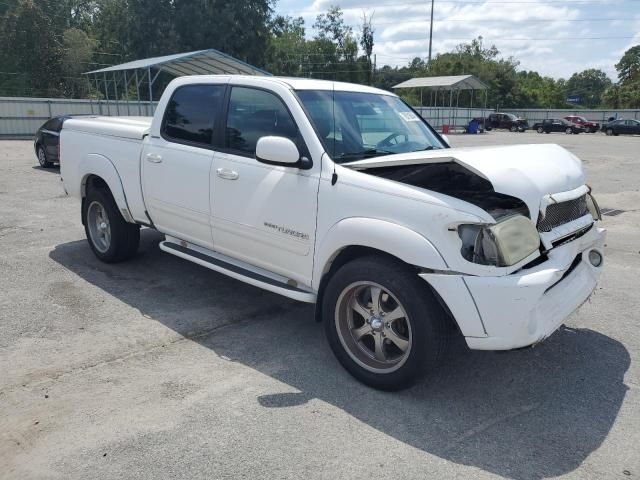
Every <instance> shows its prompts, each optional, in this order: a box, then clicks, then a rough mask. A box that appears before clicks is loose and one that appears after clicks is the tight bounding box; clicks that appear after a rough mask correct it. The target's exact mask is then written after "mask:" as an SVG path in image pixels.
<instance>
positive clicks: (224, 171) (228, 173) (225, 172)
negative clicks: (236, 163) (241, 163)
mask: <svg viewBox="0 0 640 480" xmlns="http://www.w3.org/2000/svg"><path fill="white" fill-rule="evenodd" d="M216 173H217V174H218V176H219V177H220V178H224V179H225V180H237V179H238V177H239V176H240V175H238V172H236V171H233V170H229V169H228V168H219V169H217V170H216Z"/></svg>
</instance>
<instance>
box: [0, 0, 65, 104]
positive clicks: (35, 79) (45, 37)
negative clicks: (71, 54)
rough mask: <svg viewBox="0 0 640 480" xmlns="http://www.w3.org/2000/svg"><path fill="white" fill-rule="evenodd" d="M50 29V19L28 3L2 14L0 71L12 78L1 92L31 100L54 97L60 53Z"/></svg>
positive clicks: (56, 88) (58, 41) (57, 80)
mask: <svg viewBox="0 0 640 480" xmlns="http://www.w3.org/2000/svg"><path fill="white" fill-rule="evenodd" d="M53 27H54V26H53V22H52V19H51V17H50V16H47V15H46V14H45V12H44V11H43V9H42V8H41V7H40V5H39V4H37V3H36V2H34V1H31V0H25V1H22V2H19V3H17V5H16V6H15V7H14V8H13V9H10V10H9V11H8V12H7V13H6V14H5V18H4V20H3V22H2V29H3V31H2V38H3V48H2V54H1V55H2V68H3V70H5V71H6V72H9V73H12V74H13V76H12V77H10V78H9V79H5V82H4V83H3V85H1V86H2V88H4V89H7V88H9V89H19V90H18V91H17V92H18V93H19V91H23V92H24V93H30V94H32V95H34V96H47V95H56V94H57V93H58V91H59V87H60V77H61V71H60V68H61V65H60V59H61V57H62V51H63V50H62V45H61V42H60V38H59V37H58V36H57V35H56V32H55V30H54V28H53ZM24 93H23V94H24Z"/></svg>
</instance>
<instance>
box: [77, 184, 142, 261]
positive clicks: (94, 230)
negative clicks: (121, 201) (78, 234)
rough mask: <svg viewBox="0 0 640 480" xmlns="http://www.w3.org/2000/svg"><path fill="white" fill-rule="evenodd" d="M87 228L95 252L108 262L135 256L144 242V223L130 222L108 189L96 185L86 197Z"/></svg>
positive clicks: (85, 216)
mask: <svg viewBox="0 0 640 480" xmlns="http://www.w3.org/2000/svg"><path fill="white" fill-rule="evenodd" d="M83 218H84V229H85V232H86V234H87V240H88V241H89V246H90V247H91V250H93V253H94V254H95V255H96V257H98V258H99V259H100V260H102V261H103V262H106V263H115V262H121V261H123V260H127V259H129V258H131V257H133V256H134V255H135V254H136V252H137V250H138V245H139V243H140V226H139V225H135V224H132V223H127V222H126V221H125V219H124V218H123V217H122V215H121V214H120V211H119V210H118V206H117V205H116V202H115V200H114V199H113V197H112V196H111V193H110V192H109V191H108V190H105V189H102V188H92V189H90V190H89V191H88V193H87V196H86V198H85V200H84V212H83Z"/></svg>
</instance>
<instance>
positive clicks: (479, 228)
mask: <svg viewBox="0 0 640 480" xmlns="http://www.w3.org/2000/svg"><path fill="white" fill-rule="evenodd" d="M434 160H435V159H431V160H430V161H428V162H417V163H409V164H407V163H406V162H403V161H400V162H399V163H398V164H395V165H394V164H393V163H389V162H385V164H380V163H378V164H371V162H367V163H368V165H366V166H365V165H362V166H357V167H356V168H357V169H358V170H361V171H365V172H366V173H367V174H370V175H375V176H377V177H381V178H385V179H388V180H393V181H396V182H400V183H404V184H407V185H411V186H414V187H418V188H422V189H426V190H429V191H433V192H437V193H440V194H444V195H448V196H451V197H454V198H457V199H460V200H463V201H465V202H468V203H471V204H473V205H475V206H477V207H479V208H481V209H483V210H484V211H485V212H487V213H488V214H489V215H490V216H491V217H492V218H493V219H494V220H495V223H494V224H460V225H457V226H456V228H457V233H458V236H459V238H460V241H461V248H460V254H461V255H462V257H463V258H464V259H465V260H467V261H469V262H472V263H475V264H478V265H485V266H494V267H511V266H514V265H517V264H519V263H521V262H523V260H525V259H527V260H528V261H529V262H535V263H534V264H538V263H540V262H541V261H544V259H545V258H546V255H547V253H548V251H549V250H550V249H552V248H554V247H555V246H558V245H560V244H563V243H566V242H567V241H571V240H573V239H575V238H578V237H579V236H581V235H583V234H584V233H586V231H588V229H589V228H591V226H592V224H593V221H594V220H598V219H600V218H601V217H600V213H599V209H598V206H597V203H596V201H595V199H594V198H593V197H592V196H591V193H590V189H589V188H588V187H587V186H585V185H582V186H580V187H578V188H577V189H574V190H573V191H570V192H564V193H559V194H555V195H551V194H547V195H544V196H543V197H542V199H541V200H539V202H538V204H537V205H536V204H535V203H533V202H531V200H529V203H526V202H525V201H524V200H522V199H520V198H518V197H516V196H513V195H509V194H506V193H501V192H498V191H496V189H495V188H494V185H493V184H492V183H491V181H490V180H489V179H487V178H485V177H484V176H482V175H481V174H479V173H476V171H474V170H472V169H471V168H469V167H467V166H466V165H464V164H462V163H460V162H459V161H457V159H455V158H452V157H448V158H442V159H439V160H440V161H434ZM517 173H520V172H517ZM517 179H518V178H517V175H515V180H517ZM533 205H536V207H538V208H536V209H535V210H534V208H533ZM526 266H528V263H527V264H526V265H523V267H525V268H526Z"/></svg>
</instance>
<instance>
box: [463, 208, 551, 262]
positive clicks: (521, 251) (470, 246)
mask: <svg viewBox="0 0 640 480" xmlns="http://www.w3.org/2000/svg"><path fill="white" fill-rule="evenodd" d="M458 235H460V239H461V240H462V249H461V253H462V256H463V257H464V258H466V259H467V260H469V261H470V262H474V263H479V264H481V265H494V266H496V267H508V266H511V265H515V264H516V263H518V262H520V261H521V260H523V259H525V258H527V257H528V256H529V255H531V254H532V253H534V252H535V251H536V250H538V249H539V248H540V235H539V234H538V230H536V228H535V227H534V226H533V224H532V223H531V221H530V220H529V219H528V218H527V217H525V216H523V215H513V216H511V217H507V218H505V219H503V220H501V221H500V222H498V223H496V224H494V225H460V226H459V227H458Z"/></svg>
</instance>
